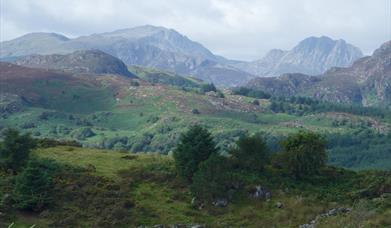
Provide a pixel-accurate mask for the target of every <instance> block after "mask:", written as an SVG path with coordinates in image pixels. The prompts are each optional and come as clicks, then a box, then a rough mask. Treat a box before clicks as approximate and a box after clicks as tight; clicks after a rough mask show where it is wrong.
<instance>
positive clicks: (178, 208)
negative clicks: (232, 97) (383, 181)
mask: <svg viewBox="0 0 391 228" xmlns="http://www.w3.org/2000/svg"><path fill="white" fill-rule="evenodd" d="M33 155H34V156H36V157H38V158H39V159H53V160H54V161H55V164H57V165H55V166H58V165H60V166H61V167H62V168H60V169H59V170H58V171H56V172H55V174H54V175H55V176H54V182H55V190H56V191H55V192H56V195H55V201H54V205H53V206H52V207H50V208H49V209H48V210H46V211H44V212H42V213H41V214H34V213H29V214H24V213H17V214H14V215H13V216H10V217H7V219H6V221H5V222H4V220H3V224H11V222H14V223H15V226H13V227H30V226H31V225H33V224H35V225H36V227H46V226H49V225H50V226H54V227H91V226H98V227H109V226H111V227H112V226H115V227H138V226H139V225H146V226H152V225H158V224H165V225H169V224H171V225H172V224H201V225H206V226H207V227H227V226H230V227H239V226H245V227H270V226H275V227H298V225H300V224H304V223H308V222H309V221H310V220H312V219H314V218H315V217H316V216H317V215H319V214H321V213H324V212H327V211H329V210H330V209H332V208H339V207H352V208H353V210H352V211H351V212H350V213H347V214H337V215H336V216H330V217H326V218H323V219H320V220H319V223H318V226H317V227H345V226H348V227H350V226H353V227H385V226H386V224H389V223H390V220H389V218H390V216H389V215H390V210H389V209H390V208H389V207H388V208H387V206H386V205H387V202H388V205H389V199H390V198H384V199H383V198H378V197H362V198H361V200H360V201H351V200H350V199H349V198H350V197H353V196H354V195H356V194H357V193H359V192H360V191H361V192H365V191H368V190H365V188H363V189H361V190H360V191H359V189H356V188H357V187H351V186H355V185H352V184H353V183H354V182H355V180H356V178H357V180H365V183H361V184H360V186H362V187H364V186H366V184H367V183H366V182H368V183H370V182H371V181H373V180H372V179H373V178H372V177H371V175H370V174H365V175H367V179H363V177H364V176H363V175H364V173H363V174H354V173H349V172H347V173H345V174H342V173H344V172H342V173H341V171H338V172H340V174H338V175H339V177H338V179H336V180H337V181H333V183H328V182H324V184H322V183H314V184H310V183H307V184H305V183H301V184H300V183H295V182H285V184H284V185H285V187H284V186H281V185H277V183H278V182H279V181H278V180H277V179H276V180H275V181H276V182H274V184H273V182H269V181H267V180H264V179H262V177H261V176H260V177H259V178H261V179H255V181H257V182H258V181H259V183H261V184H262V185H266V186H267V187H268V188H270V189H271V191H272V194H273V195H272V199H271V200H269V201H265V200H254V199H252V198H249V197H247V196H246V194H243V195H241V196H240V197H238V198H236V199H233V201H232V203H230V204H229V205H228V206H227V207H215V206H212V205H205V207H204V208H203V209H198V208H195V207H193V206H192V205H191V201H192V197H191V195H190V192H189V189H188V187H187V186H186V185H185V184H184V183H183V182H182V181H181V180H180V179H178V177H176V173H175V169H174V166H173V160H172V158H171V157H170V156H163V155H157V154H143V153H142V154H137V155H129V154H126V153H121V152H115V151H108V150H96V149H86V148H77V147H69V146H62V147H52V148H46V149H45V148H41V149H37V150H36V151H35V152H34V153H33ZM53 165H54V164H52V165H51V167H53ZM341 175H342V176H341ZM2 176H3V177H6V176H4V173H3V174H2ZM376 176H378V175H376ZM334 178H336V177H334ZM340 178H341V179H340ZM346 180H349V181H346ZM6 181H7V179H2V182H1V185H0V193H2V194H4V193H5V192H7V190H6V188H5V186H7V185H5V184H6V183H7V182H6ZM360 182H362V181H360ZM344 183H345V184H344ZM288 186H289V187H288ZM374 186H375V185H374ZM374 186H373V188H375V187H374ZM371 191H372V190H371ZM360 194H361V193H360ZM326 196H327V197H326ZM277 203H282V205H283V207H281V208H279V207H277V206H276V205H277ZM382 208H383V209H382ZM0 224H1V222H0ZM125 224H126V225H125Z"/></svg>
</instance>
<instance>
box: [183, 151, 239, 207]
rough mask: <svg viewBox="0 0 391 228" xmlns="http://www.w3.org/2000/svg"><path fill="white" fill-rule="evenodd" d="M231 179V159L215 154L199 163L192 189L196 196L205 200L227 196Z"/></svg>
mask: <svg viewBox="0 0 391 228" xmlns="http://www.w3.org/2000/svg"><path fill="white" fill-rule="evenodd" d="M231 179H232V178H231V173H230V163H229V160H228V159H227V158H225V157H223V156H220V155H218V154H213V155H211V156H210V157H209V158H208V160H206V161H204V162H202V163H201V164H200V165H199V169H198V171H197V172H196V173H195V174H194V177H193V183H192V184H191V186H190V190H191V192H192V194H193V195H194V196H195V197H197V198H199V199H202V200H205V201H213V200H216V199H221V198H227V197H229V196H228V192H229V189H230V185H231Z"/></svg>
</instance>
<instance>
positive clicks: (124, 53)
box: [0, 25, 254, 86]
mask: <svg viewBox="0 0 391 228" xmlns="http://www.w3.org/2000/svg"><path fill="white" fill-rule="evenodd" d="M1 45H2V49H1V50H0V58H3V59H4V58H12V57H15V56H25V55H31V54H64V53H70V52H73V51H75V50H86V49H99V50H101V51H104V52H106V53H108V54H111V55H113V56H115V57H117V58H119V59H121V60H122V61H123V62H124V63H125V64H127V65H140V66H147V67H152V68H157V69H163V70H169V71H173V72H176V73H178V74H187V75H194V76H196V77H199V78H202V79H204V80H207V81H209V82H214V83H215V84H218V85H223V86H234V85H237V84H243V83H245V82H246V81H248V79H249V78H253V77H254V76H252V75H250V74H249V73H246V72H243V71H241V70H239V69H237V68H235V67H232V66H229V62H230V61H229V60H226V59H225V58H223V57H220V56H216V55H214V54H213V53H212V52H210V51H209V50H208V49H206V48H205V47H204V46H202V45H201V44H199V43H197V42H194V41H192V40H190V39H189V38H187V37H186V36H184V35H182V34H180V33H178V32H177V31H175V30H173V29H167V28H164V27H156V26H150V25H147V26H140V27H135V28H130V29H122V30H117V31H114V32H107V33H101V34H93V35H89V36H82V37H78V38H75V39H68V38H66V37H65V36H62V35H58V34H54V33H31V34H27V35H25V36H22V37H20V38H17V39H14V40H11V41H5V42H2V43H1Z"/></svg>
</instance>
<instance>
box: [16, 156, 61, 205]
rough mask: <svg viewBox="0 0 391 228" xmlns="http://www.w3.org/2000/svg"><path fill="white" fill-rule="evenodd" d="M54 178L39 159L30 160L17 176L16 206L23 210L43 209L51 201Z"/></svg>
mask: <svg viewBox="0 0 391 228" xmlns="http://www.w3.org/2000/svg"><path fill="white" fill-rule="evenodd" d="M53 186H54V185H53V182H52V179H51V177H50V175H49V173H48V171H47V167H44V166H42V164H41V163H40V162H39V161H37V160H30V161H29V163H28V164H27V167H26V168H25V169H24V170H23V171H22V172H21V173H20V174H19V175H18V176H17V178H16V182H15V189H14V192H13V199H14V200H15V207H16V208H18V209H22V210H31V211H41V210H42V209H44V208H45V206H47V205H48V204H49V203H50V202H51V201H52V197H51V194H52V193H51V190H52V189H53Z"/></svg>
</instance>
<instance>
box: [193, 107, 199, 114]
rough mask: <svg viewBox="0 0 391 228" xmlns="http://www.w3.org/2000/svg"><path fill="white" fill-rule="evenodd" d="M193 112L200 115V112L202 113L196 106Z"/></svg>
mask: <svg viewBox="0 0 391 228" xmlns="http://www.w3.org/2000/svg"><path fill="white" fill-rule="evenodd" d="M191 113H193V114H196V115H198V114H200V111H198V109H196V108H194V109H192V110H191Z"/></svg>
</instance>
